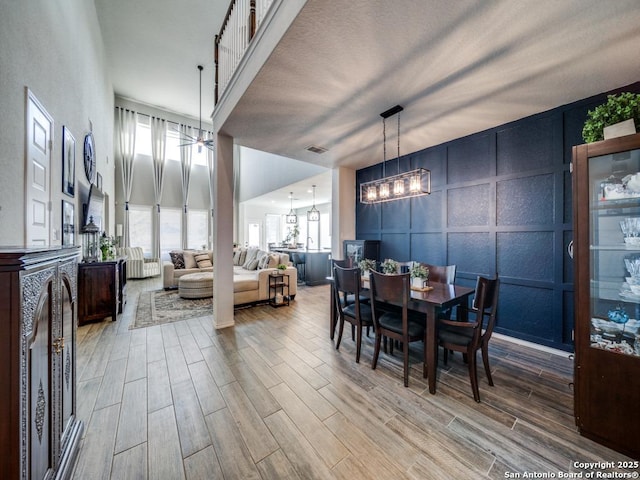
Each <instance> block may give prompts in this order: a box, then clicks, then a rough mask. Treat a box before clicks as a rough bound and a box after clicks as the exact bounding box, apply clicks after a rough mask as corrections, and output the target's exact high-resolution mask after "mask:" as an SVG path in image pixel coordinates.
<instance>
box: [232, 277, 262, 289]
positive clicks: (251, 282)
mask: <svg viewBox="0 0 640 480" xmlns="http://www.w3.org/2000/svg"><path fill="white" fill-rule="evenodd" d="M253 290H258V279H257V278H255V277H253V278H251V277H249V278H246V277H244V278H243V276H240V278H235V279H234V280H233V291H234V292H250V291H253Z"/></svg>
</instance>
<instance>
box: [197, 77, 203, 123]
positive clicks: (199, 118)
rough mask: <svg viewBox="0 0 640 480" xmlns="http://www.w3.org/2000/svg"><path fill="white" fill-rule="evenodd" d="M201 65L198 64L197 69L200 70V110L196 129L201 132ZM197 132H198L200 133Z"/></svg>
mask: <svg viewBox="0 0 640 480" xmlns="http://www.w3.org/2000/svg"><path fill="white" fill-rule="evenodd" d="M202 68H203V67H202V65H198V70H200V112H199V113H198V130H199V132H202ZM199 132H198V134H200V133H199Z"/></svg>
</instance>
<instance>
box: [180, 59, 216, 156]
mask: <svg viewBox="0 0 640 480" xmlns="http://www.w3.org/2000/svg"><path fill="white" fill-rule="evenodd" d="M203 68H204V67H203V66H202V65H198V70H199V71H200V114H199V117H198V121H199V123H198V136H197V137H192V136H191V135H187V134H186V133H185V132H182V131H179V132H178V133H179V134H180V136H181V137H182V138H181V141H182V142H184V143H181V144H180V145H178V146H179V147H188V146H191V145H197V146H198V153H200V152H202V147H207V148H208V149H209V150H213V139H205V138H204V131H203V130H202V69H203Z"/></svg>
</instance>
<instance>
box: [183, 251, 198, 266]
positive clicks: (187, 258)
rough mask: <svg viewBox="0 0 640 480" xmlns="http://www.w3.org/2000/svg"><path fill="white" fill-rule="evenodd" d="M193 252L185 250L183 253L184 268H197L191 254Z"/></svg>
mask: <svg viewBox="0 0 640 480" xmlns="http://www.w3.org/2000/svg"><path fill="white" fill-rule="evenodd" d="M194 253H195V252H193V250H191V251H189V250H185V251H184V252H183V254H182V255H183V256H184V268H198V264H197V263H196V259H195V258H193V254H194Z"/></svg>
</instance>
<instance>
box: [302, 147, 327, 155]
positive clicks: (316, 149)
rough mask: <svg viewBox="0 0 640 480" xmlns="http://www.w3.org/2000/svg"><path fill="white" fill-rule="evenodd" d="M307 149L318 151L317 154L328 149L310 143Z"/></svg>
mask: <svg viewBox="0 0 640 480" xmlns="http://www.w3.org/2000/svg"><path fill="white" fill-rule="evenodd" d="M306 150H308V151H310V152H313V153H317V154H321V153H324V152H326V151H327V149H326V148H323V147H318V146H316V145H309V146H308V147H307V148H306Z"/></svg>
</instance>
